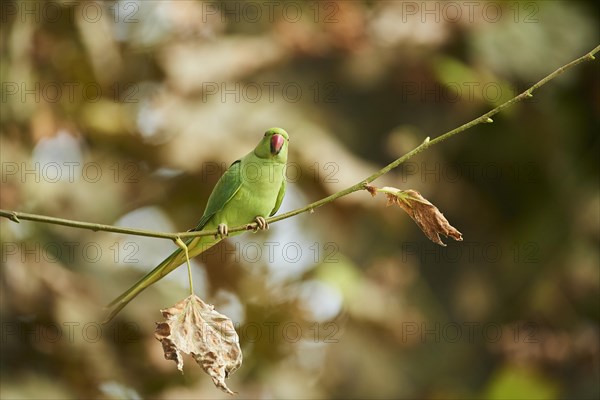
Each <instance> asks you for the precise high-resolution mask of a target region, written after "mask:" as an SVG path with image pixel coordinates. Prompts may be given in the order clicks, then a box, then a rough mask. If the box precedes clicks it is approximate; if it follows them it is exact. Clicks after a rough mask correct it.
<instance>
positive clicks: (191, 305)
mask: <svg viewBox="0 0 600 400" xmlns="http://www.w3.org/2000/svg"><path fill="white" fill-rule="evenodd" d="M161 312H162V314H163V316H164V317H165V320H166V321H165V322H160V323H157V324H156V330H155V332H154V336H155V337H156V339H158V340H159V341H160V342H161V343H162V346H163V351H164V352H165V358H166V359H167V360H173V361H175V362H176V363H177V369H179V370H180V371H182V372H183V358H182V355H181V353H182V352H183V353H186V354H191V355H192V357H194V360H196V362H197V363H198V365H200V366H201V367H202V369H204V371H205V372H206V373H207V374H208V375H209V376H210V377H211V378H212V380H213V383H214V384H215V386H217V387H218V388H219V389H221V390H223V391H224V392H226V393H229V394H234V392H232V391H231V390H229V388H228V387H227V385H225V378H227V377H228V376H229V375H230V374H232V373H233V372H234V371H235V370H237V369H238V368H239V367H240V365H242V350H241V349H240V345H239V337H238V335H237V333H236V331H235V328H234V326H233V322H232V321H231V320H230V319H229V318H227V317H226V316H225V315H223V314H220V313H218V312H217V311H215V309H214V307H213V306H212V305H210V304H206V303H205V302H203V301H202V299H200V298H199V297H198V296H196V295H191V296H189V297H187V298H186V299H184V300H182V301H180V302H179V303H177V304H175V305H174V306H172V307H170V308H167V309H165V310H161Z"/></svg>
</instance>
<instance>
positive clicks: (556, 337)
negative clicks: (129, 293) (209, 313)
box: [0, 0, 600, 399]
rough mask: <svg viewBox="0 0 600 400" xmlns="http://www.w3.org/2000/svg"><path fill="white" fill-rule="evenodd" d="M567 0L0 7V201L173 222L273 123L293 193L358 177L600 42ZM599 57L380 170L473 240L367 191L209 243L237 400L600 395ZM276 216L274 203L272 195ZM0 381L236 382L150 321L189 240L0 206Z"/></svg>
mask: <svg viewBox="0 0 600 400" xmlns="http://www.w3.org/2000/svg"><path fill="white" fill-rule="evenodd" d="M598 14H599V9H598V6H594V5H592V3H591V2H590V3H585V2H571V1H569V2H567V1H540V2H531V1H527V2H517V1H489V2H488V1H471V2H460V1H459V2H451V3H446V2H401V1H339V2H336V1H326V2H300V1H278V2H264V3H263V2H230V1H227V2H202V1H181V0H178V1H136V0H122V1H116V2H115V1H110V2H102V3H101V2H86V1H77V0H76V1H71V2H53V3H46V2H42V1H40V2H36V1H16V2H15V1H4V2H2V16H1V18H2V25H1V28H0V29H1V33H2V38H1V41H0V46H1V53H2V57H1V60H0V66H1V72H0V75H1V79H2V91H1V95H2V103H1V113H2V115H1V124H0V143H1V149H0V156H1V165H2V182H1V194H0V206H1V208H2V209H9V210H19V211H24V212H30V213H37V214H44V215H50V216H56V217H63V218H68V219H75V220H83V221H90V222H98V223H106V224H116V225H121V226H130V227H140V228H146V229H153V230H161V231H170V232H175V231H183V230H187V229H189V228H191V227H193V226H194V225H195V224H196V222H197V220H198V219H199V218H200V216H201V215H202V211H203V207H204V204H205V202H206V199H207V197H208V195H209V194H210V191H211V189H212V187H213V185H214V184H215V183H216V181H217V179H218V178H219V176H220V175H221V173H222V172H223V171H224V169H225V168H226V167H227V166H228V165H229V164H230V163H231V162H232V161H234V160H235V159H237V158H239V157H241V156H243V155H244V154H246V153H247V152H248V151H250V150H251V149H252V148H253V147H254V146H255V144H256V143H257V142H258V140H259V139H260V137H261V135H262V133H263V132H264V131H265V130H266V129H267V128H269V127H272V126H279V127H282V128H284V129H286V130H287V131H288V132H289V134H290V137H291V141H290V169H289V174H288V178H289V184H288V193H287V196H286V198H285V202H284V204H283V206H282V209H281V211H288V210H291V209H294V208H297V207H300V206H303V205H305V204H307V203H309V202H311V201H314V200H317V199H319V198H322V197H324V196H326V195H329V194H331V193H334V192H336V191H338V190H340V189H342V188H344V187H347V186H349V185H351V184H354V183H356V182H358V181H360V180H361V179H363V178H364V177H366V176H368V175H370V174H371V173H372V172H374V171H376V170H377V169H379V168H382V167H383V166H384V165H386V164H387V163H389V162H391V161H393V160H394V159H396V158H398V157H400V156H401V155H402V154H404V153H405V152H406V151H408V150H410V149H411V148H413V147H415V146H416V145H418V144H419V143H420V142H421V141H422V140H424V138H425V137H427V136H431V137H435V136H437V135H439V134H442V133H443V132H445V131H447V130H450V129H452V128H454V127H457V126H459V125H460V124H462V123H464V122H466V121H469V120H471V119H473V118H475V117H477V116H479V115H481V114H482V113H484V112H486V111H487V110H489V109H491V108H493V107H495V106H496V105H498V104H500V103H501V102H503V101H505V100H507V99H509V98H511V97H512V96H514V95H515V94H517V93H519V92H520V91H522V90H524V89H525V88H526V87H528V86H529V85H530V84H532V83H533V82H535V81H537V80H539V79H541V78H542V77H543V76H545V75H546V74H548V73H550V72H552V71H554V70H555V69H556V68H558V67H559V66H561V65H563V64H565V63H567V62H569V61H571V60H572V59H575V58H577V57H579V56H581V55H583V54H585V53H586V52H588V51H590V50H591V49H592V48H594V47H595V46H596V45H597V44H598V42H599V40H598V39H599V34H598V26H599V25H598V20H599V18H598V17H599V15H598ZM598 71H599V67H598V63H597V62H596V63H586V64H584V65H580V66H578V67H577V68H575V69H573V70H570V71H568V73H566V74H564V75H563V76H561V77H559V78H558V79H556V80H554V81H552V82H551V83H550V84H548V85H547V86H544V87H543V88H542V89H541V90H539V91H538V92H536V93H535V96H534V97H533V98H532V99H530V100H528V101H526V102H524V103H521V104H518V105H516V106H514V107H512V108H511V109H509V110H507V111H506V112H503V113H502V114H500V115H497V116H496V117H495V118H494V119H495V122H494V123H493V124H487V125H479V126H477V127H475V128H473V129H471V130H469V131H468V132H466V133H463V134H461V135H459V136H457V137H455V138H453V139H451V140H449V141H447V142H444V143H442V144H440V145H438V146H435V147H434V148H431V149H429V150H427V151H426V152H424V153H422V154H420V155H419V156H418V157H416V158H414V159H412V160H411V161H410V162H409V163H407V164H405V165H403V166H402V167H401V168H398V169H397V170H395V171H392V172H391V173H389V174H387V175H385V176H384V177H382V178H381V179H379V180H378V181H376V182H375V184H376V185H378V186H384V185H388V186H395V187H399V188H403V189H409V188H411V189H416V190H418V191H420V192H421V193H422V194H423V195H424V196H425V197H426V198H428V199H429V200H430V201H432V202H433V203H434V204H435V205H437V206H438V207H439V208H440V210H441V211H442V212H443V213H444V214H445V216H446V217H447V218H448V219H449V221H450V222H451V223H452V224H453V225H454V226H456V227H457V228H458V229H459V230H460V231H461V232H462V233H463V235H464V241H463V242H454V241H449V240H448V241H447V242H448V246H447V247H441V246H438V245H436V244H433V243H431V242H429V241H428V240H427V238H426V237H425V236H424V235H423V234H422V233H421V231H420V230H419V229H418V227H416V226H415V224H414V223H413V222H412V221H411V220H410V218H409V217H408V216H407V215H406V214H404V213H403V211H402V210H401V209H400V208H399V207H387V208H386V207H385V199H384V198H383V196H381V195H380V196H377V197H375V198H372V197H371V196H370V195H369V194H368V193H366V192H359V193H355V194H353V195H351V196H348V197H345V198H342V199H340V200H339V201H336V202H334V203H332V204H328V205H326V206H324V207H321V208H318V209H316V210H314V213H310V214H308V213H307V214H303V215H300V216H297V217H295V218H291V219H288V220H285V221H282V222H278V223H275V224H273V225H272V226H271V229H270V230H269V231H268V232H264V233H263V232H261V233H257V234H251V233H248V234H245V235H243V236H241V237H238V238H236V239H231V240H228V241H227V242H226V243H224V244H222V245H220V246H219V248H218V249H217V250H215V251H213V252H210V254H204V255H202V256H201V257H198V258H197V259H195V260H194V262H193V268H194V277H195V286H196V291H197V293H198V295H200V296H201V297H202V298H203V299H204V300H205V301H207V302H209V303H213V304H215V306H216V308H217V309H218V310H219V311H220V312H222V313H224V314H226V315H228V316H229V317H230V318H232V320H233V321H234V322H235V323H236V326H237V327H238V333H239V335H240V341H241V345H242V349H243V351H244V364H243V365H242V367H241V368H240V370H238V371H237V372H236V373H235V374H234V375H233V376H232V377H231V379H229V380H228V385H229V386H230V387H231V388H232V389H233V390H235V391H237V392H239V394H238V398H294V399H296V398H303V399H304V398H305V399H311V398H407V399H408V398H410V399H413V398H432V399H433V398H503V399H504V398H520V399H530V398H537V399H558V398H571V399H576V398H589V399H591V398H598V397H599V396H600V383H599V382H600V346H599V342H600V340H599V333H600V332H599V317H600V315H599V314H600V312H599V311H600V306H599V289H600V269H599V260H600V255H599V248H600V246H599V239H600V229H599V228H600V214H599V213H600V212H599V209H600V207H599V202H600V192H599V181H598V171H599V168H598V167H599V160H598V155H599V146H600V140H599V137H598V131H599V130H598V128H599V119H598V116H599V115H600V113H599V108H600V98H599V96H598V95H599V93H600V87H599V79H598V78H599V74H598ZM281 211H280V212H281ZM0 223H1V235H2V249H1V250H2V260H1V262H2V266H1V268H2V270H1V290H2V291H1V301H2V302H1V307H0V313H1V316H2V334H1V338H0V340H1V341H0V346H1V353H0V357H1V368H2V369H1V375H0V376H1V392H0V397H2V398H6V399H8V398H45V399H48V398H61V399H62V398H164V399H168V398H177V399H183V398H224V397H227V395H226V394H224V393H222V392H220V391H219V390H218V389H216V388H215V387H214V386H213V385H212V383H211V381H210V379H209V377H208V376H207V375H205V374H204V373H203V372H202V370H201V369H200V367H199V366H197V365H196V364H195V363H194V362H193V360H192V359H191V358H186V365H185V374H184V375H181V374H180V373H179V372H178V371H177V370H176V367H175V364H174V363H173V362H171V361H167V360H165V359H164V358H163V354H162V349H161V346H160V343H159V342H157V341H156V340H155V339H154V334H153V331H154V326H155V325H154V322H156V321H160V319H161V315H160V312H159V310H160V309H161V308H165V307H167V306H170V305H172V304H174V303H175V302H177V301H178V300H180V299H182V298H184V297H185V296H186V295H187V280H186V279H187V275H186V271H185V268H180V269H179V270H177V271H176V272H174V273H173V274H171V275H170V276H169V277H168V278H166V279H164V280H163V281H161V282H160V283H159V284H157V285H155V286H154V287H152V288H150V289H148V290H147V291H146V292H144V293H143V294H142V295H141V296H139V297H138V298H137V299H136V300H135V301H134V302H133V303H131V304H130V306H128V307H127V308H126V309H125V310H124V311H123V312H122V313H121V314H120V315H119V316H118V317H117V319H116V320H115V321H114V322H112V323H111V324H110V325H107V326H102V325H100V324H98V321H100V320H101V319H102V310H101V306H102V305H103V304H105V303H107V302H108V301H109V300H111V299H112V298H113V297H114V296H116V295H117V294H119V293H120V292H121V291H123V290H125V289H126V288H128V287H129V286H130V285H131V284H132V283H133V282H134V281H136V280H137V279H138V278H139V277H140V276H142V275H143V274H144V273H145V272H146V271H148V270H150V269H151V268H153V267H154V266H155V265H156V264H157V263H158V262H160V261H161V260H162V258H163V257H165V256H166V255H167V254H168V253H169V252H170V251H172V250H173V249H174V244H172V243H170V242H169V241H163V240H159V239H146V238H141V237H135V236H126V235H117V234H111V233H106V232H92V231H85V230H79V229H73V228H66V227H60V226H55V225H47V224H41V223H31V222H26V221H23V222H21V223H20V224H15V223H13V222H10V221H8V220H5V219H3V220H2V221H0Z"/></svg>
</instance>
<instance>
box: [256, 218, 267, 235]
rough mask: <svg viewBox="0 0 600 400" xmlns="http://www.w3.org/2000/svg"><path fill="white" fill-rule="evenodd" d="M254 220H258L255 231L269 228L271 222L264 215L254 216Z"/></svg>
mask: <svg viewBox="0 0 600 400" xmlns="http://www.w3.org/2000/svg"><path fill="white" fill-rule="evenodd" d="M254 222H256V228H254V232H256V231H257V230H259V229H260V230H263V231H264V230H267V229H269V223H268V222H267V220H266V219H265V218H264V217H260V216H258V217H256V218H254Z"/></svg>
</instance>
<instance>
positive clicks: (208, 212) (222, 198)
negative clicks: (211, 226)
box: [191, 160, 242, 231]
mask: <svg viewBox="0 0 600 400" xmlns="http://www.w3.org/2000/svg"><path fill="white" fill-rule="evenodd" d="M240 165H241V161H240V160H237V161H234V162H233V164H231V166H230V167H229V168H228V169H227V171H225V173H224V174H223V176H222V177H221V179H219V181H218V182H217V184H216V185H215V188H214V189H213V191H212V193H211V194H210V196H209V198H208V202H207V204H206V209H205V210H204V214H203V215H202V218H200V222H198V225H196V227H195V228H194V229H191V230H192V231H199V230H202V228H204V225H206V224H207V223H208V221H209V220H210V218H211V217H212V216H213V215H215V214H216V213H218V212H219V211H221V210H223V207H225V204H227V203H228V202H229V200H231V198H232V197H233V196H235V194H236V193H237V192H238V190H240V187H242V174H241V171H240V168H241V167H240Z"/></svg>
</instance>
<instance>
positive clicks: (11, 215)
mask: <svg viewBox="0 0 600 400" xmlns="http://www.w3.org/2000/svg"><path fill="white" fill-rule="evenodd" d="M598 51H600V46H596V47H595V48H594V49H593V50H592V51H590V52H589V53H587V54H586V55H584V56H582V57H579V58H578V59H576V60H573V61H571V62H570V63H568V64H566V65H564V66H562V67H560V68H558V69H557V70H556V71H554V72H552V73H551V74H549V75H548V76H546V77H545V78H543V79H542V80H540V81H539V82H537V83H536V84H534V85H533V86H531V87H530V88H528V89H527V90H525V91H524V92H523V93H521V94H519V95H517V96H515V97H513V98H512V99H510V100H508V101H507V102H505V103H503V104H501V105H499V106H498V107H496V108H494V109H493V110H491V111H489V112H487V113H485V114H483V115H482V116H480V117H478V118H475V119H474V120H472V121H470V122H467V123H466V124H463V125H461V126H459V127H458V128H456V129H453V130H451V131H449V132H446V133H444V134H443V135H440V136H438V137H436V138H435V139H432V140H429V138H427V139H425V141H424V142H423V143H421V144H420V145H419V146H417V147H416V148H414V149H413V150H411V151H409V152H408V153H406V154H405V155H403V156H402V157H400V158H398V159H397V160H395V161H393V162H392V163H390V164H388V165H387V166H385V167H384V168H382V169H380V170H379V171H377V172H375V173H374V174H373V175H371V176H369V177H367V178H366V179H364V180H362V181H360V182H358V183H357V184H355V185H352V186H350V187H349V188H346V189H344V190H342V191H340V192H337V193H334V194H332V195H330V196H327V197H325V198H323V199H321V200H318V201H315V202H314V203H310V204H309V205H307V206H305V207H302V208H298V209H296V210H293V211H290V212H287V213H285V214H281V215H278V216H275V217H271V218H268V219H267V222H268V223H273V222H277V221H281V220H284V219H287V218H290V217H293V216H295V215H298V214H302V213H305V212H308V211H310V212H312V211H313V210H314V209H315V208H317V207H320V206H322V205H324V204H327V203H331V202H332V201H334V200H336V199H339V198H340V197H343V196H347V195H349V194H350V193H354V192H358V191H359V190H365V189H366V187H367V185H368V184H369V183H371V182H373V181H374V180H375V179H377V178H379V177H380V176H382V175H384V174H386V173H388V172H389V171H391V170H392V169H394V168H396V167H398V166H399V165H400V164H402V163H405V162H406V161H408V160H410V159H411V158H413V157H414V156H416V155H417V154H419V153H420V152H422V151H424V150H426V149H428V148H429V147H431V146H433V145H435V144H438V143H440V142H442V141H444V140H446V139H448V138H450V137H452V136H454V135H456V134H458V133H461V132H464V131H466V130H467V129H470V128H472V127H474V126H475V125H479V124H482V123H491V122H493V120H492V118H491V117H492V116H494V115H496V114H498V113H499V112H500V111H502V110H504V109H505V108H508V107H510V106H512V105H513V104H515V103H518V102H520V101H523V100H525V99H527V98H530V97H532V93H533V92H534V91H535V90H537V89H539V88H540V87H542V86H544V85H545V84H546V83H548V82H550V81H551V80H553V79H554V78H556V77H558V76H559V75H561V74H563V73H564V72H566V71H567V70H569V69H571V68H573V67H575V66H576V65H579V64H581V63H583V62H586V61H591V60H594V59H595V58H594V54H596V53H598ZM0 217H4V218H8V219H10V220H11V221H13V222H17V223H18V222H19V220H21V219H23V220H28V221H36V222H44V223H49V224H55V225H64V226H70V227H73V228H82V229H90V230H93V231H106V232H115V233H123V234H130V235H137V236H148V237H155V238H161V239H171V240H173V241H177V240H178V239H180V238H188V237H198V236H211V235H213V236H214V235H216V234H217V230H216V229H214V230H210V231H198V232H179V233H166V232H155V231H148V230H143V229H135V228H121V227H118V226H112V225H104V224H94V223H89V222H81V221H73V220H69V219H62V218H54V217H47V216H44V215H37V214H27V213H22V212H18V211H9V210H0ZM255 227H256V223H251V224H246V225H242V226H237V227H235V228H231V229H229V232H230V233H234V232H240V231H245V230H249V229H253V228H255Z"/></svg>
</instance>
